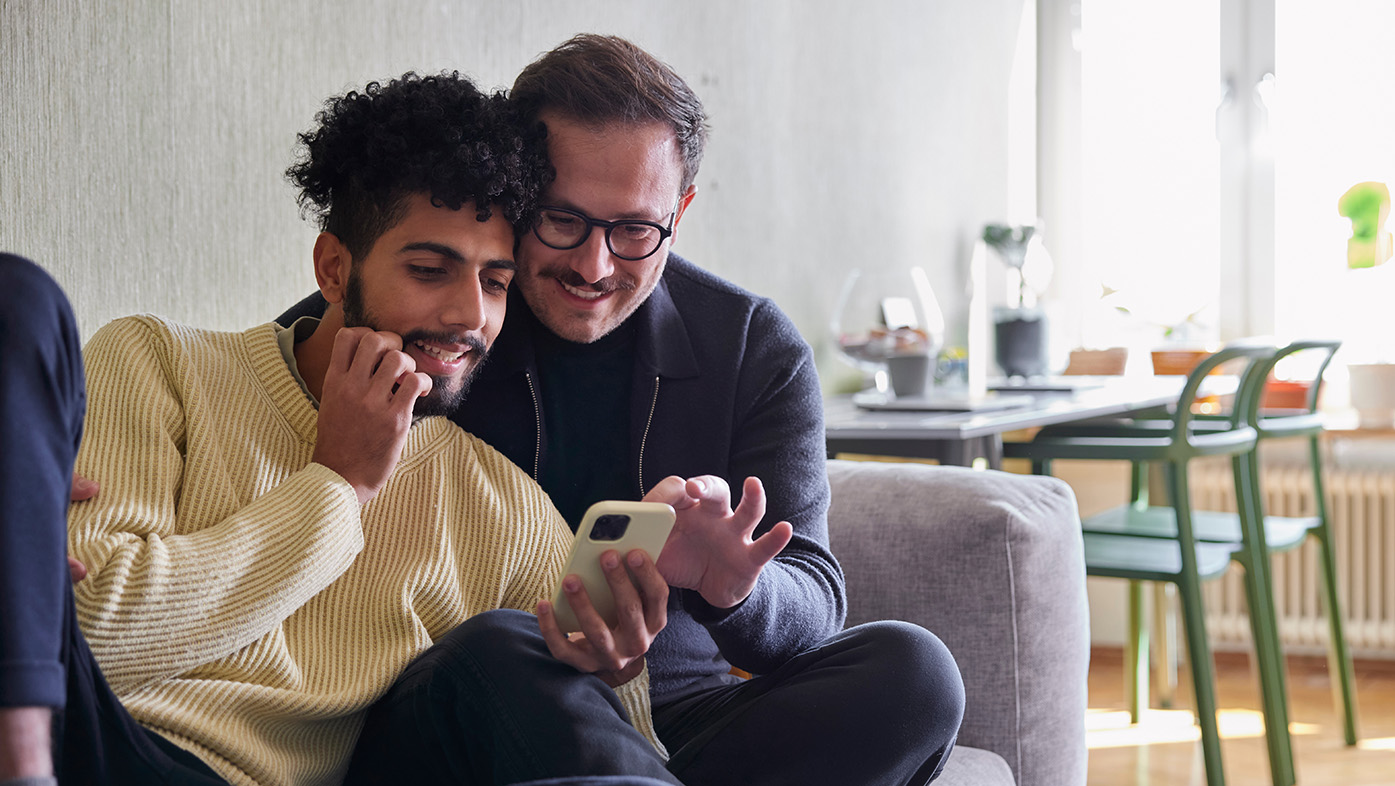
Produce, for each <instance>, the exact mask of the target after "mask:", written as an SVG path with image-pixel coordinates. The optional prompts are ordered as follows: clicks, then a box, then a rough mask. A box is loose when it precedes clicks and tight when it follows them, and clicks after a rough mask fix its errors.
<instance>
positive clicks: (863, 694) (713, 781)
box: [654, 622, 964, 786]
mask: <svg viewBox="0 0 1395 786" xmlns="http://www.w3.org/2000/svg"><path fill="white" fill-rule="evenodd" d="M963 716H964V683H963V680H962V679H961V677H960V675H959V668H958V666H956V665H955V663H954V658H953V657H952V656H951V655H950V654H949V650H948V649H946V648H945V646H944V644H943V643H941V642H940V640H939V639H938V638H936V637H935V636H934V634H932V633H930V632H928V631H926V630H925V629H924V628H921V627H918V626H916V625H911V624H909V623H905V622H874V623H869V624H866V625H859V626H857V627H854V628H850V629H848V630H845V631H843V632H842V633H839V634H838V635H836V636H833V637H831V638H829V639H828V640H827V641H826V642H824V643H823V644H822V645H820V646H818V647H815V648H813V649H811V650H808V651H807V652H804V653H801V654H800V655H797V656H795V657H794V658H792V659H790V660H789V661H788V662H787V663H785V664H784V665H783V666H781V667H780V668H778V669H776V670H775V671H774V672H772V673H770V674H767V675H763V676H758V677H754V678H752V679H750V680H747V681H746V682H743V683H740V684H736V685H729V686H724V687H718V688H713V689H710V690H706V691H702V692H700V693H698V694H696V695H691V696H686V697H683V698H681V699H678V700H675V701H669V702H665V703H662V704H659V705H658V706H656V707H655V708H654V724H655V726H656V727H657V728H658V730H659V737H660V738H661V739H662V740H663V742H664V745H665V747H667V748H668V750H669V752H670V753H671V754H672V757H673V758H672V759H671V760H670V761H669V770H670V771H672V772H673V773H675V774H676V775H678V777H679V778H680V779H681V780H682V781H683V782H684V783H685V784H689V786H707V785H708V784H710V785H711V786H717V784H730V783H742V784H752V786H755V785H756V784H759V786H777V785H778V784H790V785H791V786H794V785H795V784H812V783H829V784H833V783H837V784H844V783H846V784H869V785H870V784H878V785H880V784H887V786H901V784H907V785H908V786H921V784H925V783H929V782H930V781H931V780H932V779H933V778H935V777H936V776H938V775H939V774H940V770H941V768H943V767H944V763H945V760H946V759H947V758H948V757H949V752H950V750H951V749H952V748H953V747H954V741H955V739H956V737H957V735H958V733H959V723H960V721H961V720H962V719H963Z"/></svg>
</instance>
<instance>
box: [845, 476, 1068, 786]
mask: <svg viewBox="0 0 1395 786" xmlns="http://www.w3.org/2000/svg"><path fill="white" fill-rule="evenodd" d="M828 474H829V481H830V483H831V485H832V501H831V507H830V510H829V540H830V542H831V543H832V546H833V553H834V555H835V556H837V557H838V560H839V562H840V563H841V564H842V567H843V572H844V574H845V575H846V577H847V586H848V620H847V624H848V625H857V624H861V623H863V622H869V621H872V620H878V619H900V620H905V621H907V622H913V623H916V624H918V625H921V626H922V627H925V628H927V629H929V630H930V631H931V632H933V633H935V634H936V635H938V636H939V637H940V639H941V640H942V641H944V643H945V645H946V646H948V647H949V650H950V652H952V653H953V654H954V657H955V661H956V662H957V663H958V664H959V669H960V672H961V673H962V674H963V677H964V690H965V698H966V706H965V712H964V723H963V726H962V727H961V729H960V733H959V741H960V742H961V743H962V744H964V745H967V746H973V747H978V748H984V749H987V750H990V751H993V752H994V753H997V754H998V755H1000V756H1002V758H1003V759H1004V760H1005V761H1006V762H1007V764H1008V765H1009V767H1011V769H1012V771H1013V773H1014V774H1015V775H1016V776H1017V783H1018V784H1019V786H1063V785H1065V784H1083V783H1085V770H1086V749H1085V728H1084V723H1085V704H1086V681H1085V678H1086V671H1087V670H1088V667H1089V652H1090V648H1089V618H1088V613H1087V609H1086V602H1085V565H1084V557H1083V553H1082V546H1081V536H1080V521H1079V515H1078V513H1077V511H1076V507H1075V496H1074V494H1072V493H1071V491H1070V488H1069V487H1068V486H1066V485H1065V484H1064V483H1063V482H1061V481H1060V480H1057V479H1055V478H1048V477H1036V476H1027V475H1014V474H1009V473H1004V472H996V471H975V470H971V469H965V468H960V467H937V466H928V465H923V464H909V463H882V462H853V461H830V462H828Z"/></svg>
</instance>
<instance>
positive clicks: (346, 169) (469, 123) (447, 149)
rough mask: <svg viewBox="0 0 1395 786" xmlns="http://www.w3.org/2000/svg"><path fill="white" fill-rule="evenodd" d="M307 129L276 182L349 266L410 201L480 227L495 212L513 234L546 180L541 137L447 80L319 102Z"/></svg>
mask: <svg viewBox="0 0 1395 786" xmlns="http://www.w3.org/2000/svg"><path fill="white" fill-rule="evenodd" d="M315 120H316V123H317V127H316V128H314V129H313V130H310V131H307V132H304V133H302V134H299V135H298V136H297V139H298V142H299V144H298V146H297V161H296V163H295V164H293V165H292V166H291V167H290V168H289V169H287V170H286V177H287V178H288V179H290V181H291V182H292V183H294V184H295V185H297V186H298V187H299V188H300V195H299V197H298V198H297V201H298V202H299V203H300V207H301V213H302V215H306V214H309V215H312V216H313V217H314V218H315V220H316V221H317V223H318V224H319V226H320V229H321V230H322V231H325V232H329V233H331V234H333V235H335V236H336V237H338V238H339V240H340V241H341V242H343V243H344V245H345V246H346V247H347V248H348V250H349V253H350V254H351V255H352V256H353V258H354V259H360V258H362V256H363V255H364V254H366V253H367V252H368V251H369V250H370V249H371V248H372V247H373V243H374V242H375V241H376V240H377V239H378V238H379V237H381V236H382V234H383V233H384V232H386V231H388V230H389V229H391V228H392V227H393V225H395V224H396V223H397V222H398V221H401V220H402V218H403V217H404V215H405V212H406V209H407V203H408V198H409V197H410V196H411V195H412V194H415V193H422V192H429V193H430V194H431V198H432V201H433V202H434V203H435V204H438V205H441V206H444V207H448V208H450V209H452V210H459V209H460V208H461V207H462V206H463V205H464V204H465V203H467V202H473V203H474V205H475V209H476V211H477V218H478V219H479V220H480V221H488V220H489V217H490V215H491V207H493V208H498V209H499V211H500V212H501V213H502V214H503V216H504V218H505V219H507V220H508V221H509V223H511V224H513V225H514V228H515V232H522V231H524V230H525V229H526V228H527V226H529V223H530V222H531V220H532V218H533V214H534V210H535V208H536V205H537V200H538V196H539V195H540V194H541V193H542V189H543V188H544V187H545V186H546V185H547V183H548V182H550V181H551V179H552V168H551V167H550V166H549V164H548V162H547V151H546V148H545V146H544V138H545V135H546V133H547V132H546V129H545V128H544V127H543V126H542V125H541V124H540V123H537V122H536V121H531V120H524V119H522V117H521V116H520V115H519V114H518V113H517V111H516V110H515V109H514V108H513V107H512V106H511V105H510V104H509V102H508V101H507V100H506V99H505V98H504V96H503V94H501V93H494V94H492V95H485V94H484V93H482V92H480V90H479V89H478V88H476V87H475V85H474V83H472V82H471V81H470V80H469V79H468V78H467V77H464V76H462V75H461V74H460V73H458V72H454V71H452V72H442V73H440V74H437V75H428V76H419V75H417V74H416V73H414V72H410V71H409V72H407V73H406V74H404V75H402V76H401V77H400V78H398V79H394V80H392V81H390V82H388V83H386V84H383V83H380V82H370V83H369V84H368V85H367V86H365V87H364V89H363V91H362V92H357V91H350V92H348V93H346V94H344V95H342V96H337V97H334V98H330V99H329V100H327V101H326V102H325V106H324V108H323V109H322V110H321V111H320V112H319V114H317V115H316V116H315Z"/></svg>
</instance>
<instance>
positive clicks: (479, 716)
mask: <svg viewBox="0 0 1395 786" xmlns="http://www.w3.org/2000/svg"><path fill="white" fill-rule="evenodd" d="M579 776H586V777H587V778H590V779H591V780H577V781H576V782H577V783H595V784H598V786H599V785H601V784H604V786H622V785H623V786H629V785H630V784H634V786H640V785H641V784H645V785H647V784H674V783H679V781H678V780H677V779H675V778H674V777H673V776H672V775H670V774H669V772H668V770H666V769H665V768H664V763H663V760H662V759H661V758H660V756H659V755H658V753H657V752H656V751H655V750H654V747H653V746H652V745H650V744H649V742H648V741H647V740H646V739H645V738H644V737H643V735H641V734H640V733H639V732H637V731H635V729H634V727H633V726H631V725H630V723H629V720H628V717H627V716H626V714H625V711H624V709H623V708H622V707H621V706H620V702H619V700H618V699H617V698H616V696H615V692H614V691H612V690H611V689H610V688H609V687H608V686H606V684H605V683H604V682H602V681H601V680H600V679H599V678H597V677H594V676H591V675H585V674H579V673H578V672H577V671H576V669H574V668H572V667H571V666H568V665H567V664H565V663H562V662H561V661H558V660H557V659H556V658H554V657H552V654H551V653H550V652H548V650H547V646H546V644H544V642H543V639H542V634H541V633H539V632H538V623H537V619H536V618H535V617H534V616H533V615H531V614H527V613H524V612H521V611H512V610H507V609H505V610H499V611H489V612H485V613H484V614H479V615H476V616H475V617H472V618H470V619H468V620H466V621H465V622H464V623H462V624H460V625H459V626H458V627H456V629H455V630H453V631H451V632H450V633H449V634H447V635H446V636H445V637H444V638H443V639H441V640H440V641H438V642H436V644H435V645H434V646H433V647H432V648H431V649H429V650H427V651H426V652H425V653H424V654H422V655H421V656H420V657H419V658H417V660H415V661H413V662H412V664H411V665H409V666H408V667H407V669H406V671H404V672H403V673H402V676H401V677H400V678H399V679H398V680H397V682H396V684H394V685H393V687H392V689H391V690H390V691H389V692H388V694H387V695H386V696H385V697H384V698H383V699H381V700H380V701H379V702H378V703H377V704H376V705H375V706H374V707H373V708H372V709H371V710H370V712H369V715H368V720H367V723H366V724H365V726H364V728H363V733H362V734H361V735H360V736H359V742H358V747H357V748H356V749H355V751H354V757H353V760H352V762H351V763H350V765H349V777H348V779H347V780H346V781H345V783H346V784H347V786H361V785H363V784H397V783H411V784H420V785H421V786H426V785H427V784H436V783H441V784H445V783H451V784H470V785H471V786H474V785H475V784H479V785H481V786H482V785H483V784H501V785H502V784H513V783H519V782H523V781H534V780H542V781H544V782H551V781H548V780H547V779H553V778H562V779H576V778H578V777H579ZM558 782H559V783H570V782H572V780H561V781H558Z"/></svg>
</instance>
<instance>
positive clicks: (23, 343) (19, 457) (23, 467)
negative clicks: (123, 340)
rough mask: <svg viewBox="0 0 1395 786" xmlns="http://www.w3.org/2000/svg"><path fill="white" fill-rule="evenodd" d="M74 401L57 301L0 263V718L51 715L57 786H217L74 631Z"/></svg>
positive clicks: (78, 382)
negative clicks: (16, 710) (136, 712)
mask: <svg viewBox="0 0 1395 786" xmlns="http://www.w3.org/2000/svg"><path fill="white" fill-rule="evenodd" d="M85 401H86V400H85V397H84V389H83V374H82V353H81V346H80V342H79V339H78V332H77V326H76V323H75V320H74V319H73V313H72V309H71V308H70V307H69V305H68V300H67V298H66V297H65V296H64V294H63V292H62V290H61V289H59V287H58V285H57V284H56V283H54V281H53V280H52V279H51V278H50V277H49V276H48V274H47V273H45V272H44V271H43V270H41V269H40V268H39V267H38V266H36V265H34V264H33V263H31V262H29V261H27V260H24V259H21V258H19V257H16V256H11V255H8V254H0V436H3V442H0V445H3V448H2V449H0V706H6V707H24V706H48V707H53V708H54V710H55V711H54V727H53V744H54V767H55V769H56V771H57V775H58V779H59V782H61V783H63V784H64V786H69V784H72V785H74V786H76V785H77V784H102V785H104V786H105V785H106V784H117V785H118V786H121V785H124V784H132V785H134V784H181V785H182V784H191V785H193V784H221V783H223V781H222V780H221V779H218V778H217V777H216V776H214V775H213V772H212V771H211V770H209V769H208V767H207V766H205V765H204V764H203V763H202V762H200V761H199V760H198V759H197V758H195V757H194V756H192V755H190V754H189V753H186V752H184V751H182V750H180V749H179V748H177V747H175V746H174V745H171V744H170V743H168V742H166V741H165V740H164V739H162V738H160V737H158V736H156V735H154V734H152V733H150V732H147V731H145V730H144V729H142V728H141V727H140V726H139V725H138V724H137V723H136V722H135V720H134V719H132V718H131V716H130V714H129V713H127V712H126V710H125V709H124V708H123V707H122V706H121V702H120V701H118V700H117V698H116V696H115V694H113V693H112V692H111V689H110V688H109V687H108V686H107V683H106V680H105V679H103V677H102V673H101V671H100V669H98V667H97V662H96V660H95V659H94V658H93V656H92V651H91V650H90V649H88V647H87V642H86V640H84V639H83V637H82V631H81V630H80V629H79V627H78V624H77V614H76V609H75V608H74V606H73V591H72V586H71V583H70V581H69V579H68V566H67V557H66V550H67V533H68V522H67V509H68V496H69V491H70V489H71V486H72V472H73V458H74V456H75V455H76V453H77V447H78V443H79V442H80V440H81V438H82V419H83V412H84V407H85Z"/></svg>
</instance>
